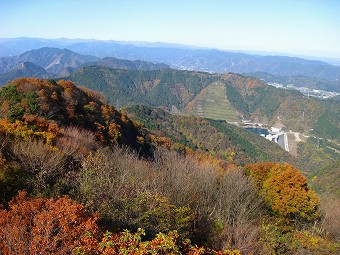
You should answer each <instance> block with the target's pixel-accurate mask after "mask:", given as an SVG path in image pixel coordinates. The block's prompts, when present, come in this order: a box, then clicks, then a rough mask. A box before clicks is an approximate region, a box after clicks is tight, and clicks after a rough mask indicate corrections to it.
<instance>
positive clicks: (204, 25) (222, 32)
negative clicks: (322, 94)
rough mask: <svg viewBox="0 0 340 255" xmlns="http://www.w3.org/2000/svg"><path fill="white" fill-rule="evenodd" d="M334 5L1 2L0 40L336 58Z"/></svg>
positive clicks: (218, 0) (302, 0) (289, 1)
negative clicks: (160, 44) (144, 44)
mask: <svg viewBox="0 0 340 255" xmlns="http://www.w3.org/2000/svg"><path fill="white" fill-rule="evenodd" d="M339 10H340V1H337V0H323V1H318V0H299V1H297V0H285V1H274V0H260V1H254V0H239V1H229V0H210V1H208V0H185V1H183V0H172V1H159V0H158V1H157V0H140V1H138V0H116V1H109V0H101V1H98V0H82V1H77V0H45V1H41V0H40V1H39V0H1V2H0V24H1V27H2V28H1V30H0V38H15V37H34V38H37V37H38V38H61V37H66V38H83V39H90V38H94V39H98V40H116V41H145V42H164V43H179V44H185V45H196V46H199V47H208V48H218V49H224V50H241V51H264V52H282V53H287V54H292V55H306V56H316V57H329V58H340V46H339V45H340V33H339V32H338V30H339V27H340V15H339Z"/></svg>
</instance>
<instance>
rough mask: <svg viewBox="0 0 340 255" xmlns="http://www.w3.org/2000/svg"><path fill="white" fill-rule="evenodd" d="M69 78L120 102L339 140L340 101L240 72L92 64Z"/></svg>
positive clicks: (117, 103)
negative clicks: (246, 121)
mask: <svg viewBox="0 0 340 255" xmlns="http://www.w3.org/2000/svg"><path fill="white" fill-rule="evenodd" d="M68 78H69V79H70V80H72V81H73V82H74V83H76V84H82V85H84V86H86V87H89V88H90V89H93V90H96V91H100V92H102V93H103V95H105V96H106V98H107V99H108V100H109V101H110V102H111V103H113V104H115V105H117V106H124V105H131V104H145V105H149V106H164V107H167V108H168V109H170V108H171V107H172V106H175V107H176V108H178V109H179V110H180V111H182V112H183V113H186V114H190V115H198V116H202V117H208V118H213V119H220V120H227V121H236V120H237V118H236V115H238V117H239V118H241V117H243V118H250V119H251V120H253V121H255V122H261V123H264V124H268V125H271V126H273V125H275V124H278V125H279V126H281V127H286V129H288V130H293V131H296V132H301V133H306V134H307V135H314V136H320V137H324V138H328V139H333V140H339V139H340V128H339V125H338V120H339V119H340V112H339V110H338V109H340V104H339V101H336V100H331V99H329V100H320V99H315V98H308V97H306V96H304V95H302V94H301V93H299V92H297V91H290V90H284V89H277V88H274V87H272V86H268V85H267V84H265V83H263V82H261V81H260V80H257V79H254V78H249V77H243V76H241V75H237V74H227V75H218V74H208V73H200V72H189V71H180V70H171V69H169V70H157V71H136V70H116V69H110V68H106V67H99V66H90V67H85V68H81V69H79V70H77V71H76V72H75V73H73V74H72V75H71V76H69V77H68ZM224 86H225V87H224ZM311 131H313V132H311Z"/></svg>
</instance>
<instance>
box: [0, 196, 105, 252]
mask: <svg viewBox="0 0 340 255" xmlns="http://www.w3.org/2000/svg"><path fill="white" fill-rule="evenodd" d="M96 220H97V218H96V216H94V215H92V214H90V213H89V212H88V211H87V210H86V209H85V208H84V206H82V205H80V204H77V203H76V202H74V201H72V200H71V199H69V198H67V197H60V198H58V199H52V198H50V199H44V198H42V197H36V198H29V197H28V196H27V194H26V192H20V193H19V194H18V196H17V197H15V198H14V199H13V200H12V201H11V202H10V203H9V210H1V211H0V254H3V255H11V254H13V255H14V254H16V255H17V254H29V255H31V254H32V255H33V254H70V253H71V251H72V250H73V249H74V248H75V247H77V246H79V245H82V241H81V240H82V238H83V236H84V235H86V234H87V233H89V232H91V233H92V235H96V234H97V233H98V227H97V224H96Z"/></svg>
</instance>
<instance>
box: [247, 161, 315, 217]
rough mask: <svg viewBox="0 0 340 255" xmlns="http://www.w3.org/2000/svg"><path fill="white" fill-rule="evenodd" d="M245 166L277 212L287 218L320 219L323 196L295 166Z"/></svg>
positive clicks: (266, 164) (266, 163)
mask: <svg viewBox="0 0 340 255" xmlns="http://www.w3.org/2000/svg"><path fill="white" fill-rule="evenodd" d="M245 169H246V171H247V173H248V175H249V176H250V178H252V179H253V180H254V181H255V183H256V184H257V186H258V188H259V190H260V194H261V195H262V196H263V198H264V200H265V201H266V203H267V205H268V206H269V207H270V208H271V210H272V212H273V213H275V214H277V215H278V216H280V217H283V218H285V219H287V220H298V219H303V220H307V221H310V220H313V219H316V217H317V216H318V215H317V208H318V205H319V198H318V196H317V195H316V194H315V193H314V191H313V190H311V189H309V188H308V186H307V180H306V178H305V177H304V176H303V175H302V174H301V173H300V172H299V171H298V170H297V169H296V168H295V167H294V166H292V165H289V164H279V163H270V162H264V163H257V164H251V165H246V166H245Z"/></svg>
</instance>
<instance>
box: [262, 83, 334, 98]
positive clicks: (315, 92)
mask: <svg viewBox="0 0 340 255" xmlns="http://www.w3.org/2000/svg"><path fill="white" fill-rule="evenodd" d="M267 84H268V85H270V86H273V87H275V88H281V89H291V90H297V91H300V92H301V93H302V94H304V95H305V96H308V97H317V98H324V99H326V98H331V97H335V96H338V95H340V93H337V92H330V91H324V90H319V89H310V88H306V87H296V86H294V84H289V85H284V84H281V83H276V82H268V83H267Z"/></svg>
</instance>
